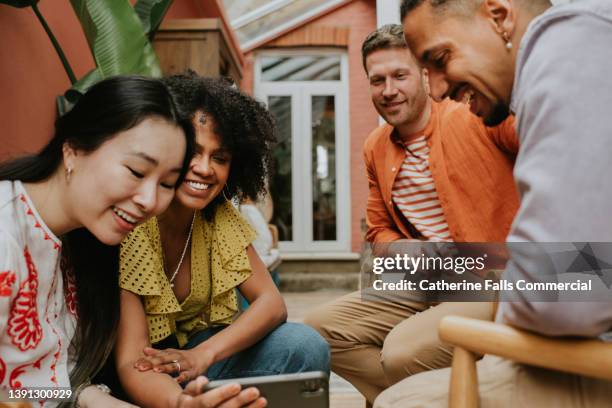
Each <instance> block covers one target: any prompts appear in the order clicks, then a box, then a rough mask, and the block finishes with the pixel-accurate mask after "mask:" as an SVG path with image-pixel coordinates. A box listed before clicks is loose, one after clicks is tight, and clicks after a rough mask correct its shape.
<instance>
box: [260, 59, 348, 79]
mask: <svg viewBox="0 0 612 408" xmlns="http://www.w3.org/2000/svg"><path fill="white" fill-rule="evenodd" d="M261 64H262V66H261V77H262V80H264V81H339V80H340V56H339V55H300V56H291V57H287V56H283V57H263V58H262V59H261Z"/></svg>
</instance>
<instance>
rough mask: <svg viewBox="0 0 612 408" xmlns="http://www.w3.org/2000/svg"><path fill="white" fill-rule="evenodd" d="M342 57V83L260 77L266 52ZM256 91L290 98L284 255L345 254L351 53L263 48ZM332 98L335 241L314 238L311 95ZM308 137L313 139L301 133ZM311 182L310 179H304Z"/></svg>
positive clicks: (348, 221) (264, 95)
mask: <svg viewBox="0 0 612 408" xmlns="http://www.w3.org/2000/svg"><path fill="white" fill-rule="evenodd" d="M300 55H338V56H339V57H340V81H278V82H273V81H269V82H266V81H262V79H261V58H262V57H268V56H276V57H278V56H300ZM254 93H255V96H256V98H258V99H259V100H261V101H263V102H265V103H267V101H268V97H269V96H291V127H292V129H291V138H292V139H291V160H292V163H291V171H292V173H291V174H292V189H291V191H292V197H291V199H292V200H291V201H292V206H293V208H292V216H293V220H292V222H293V234H292V235H293V240H292V241H281V242H280V243H279V247H280V249H281V251H282V252H284V253H312V252H320V253H325V252H328V253H332V252H334V253H339V252H340V253H346V252H350V245H351V205H350V160H349V159H350V139H349V135H350V130H349V73H348V55H347V53H346V51H344V50H338V49H321V48H319V49H310V48H309V49H291V50H262V51H259V52H257V53H256V54H255V63H254ZM318 95H325V96H328V95H329V96H334V98H335V100H334V105H335V114H336V117H335V130H336V146H335V148H336V240H335V241H313V232H312V229H313V227H312V222H313V218H312V215H313V214H312V213H313V211H312V162H311V160H312V158H311V154H312V134H311V131H312V129H311V126H312V124H311V116H312V111H311V108H312V106H311V103H310V102H311V97H312V96H318ZM300 136H309V137H300ZM306 180H309V182H306Z"/></svg>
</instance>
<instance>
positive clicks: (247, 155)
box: [162, 70, 276, 220]
mask: <svg viewBox="0 0 612 408" xmlns="http://www.w3.org/2000/svg"><path fill="white" fill-rule="evenodd" d="M162 81H163V82H164V83H165V84H166V85H167V86H168V88H169V89H170V92H171V93H172V95H173V96H174V99H175V100H176V103H177V106H178V108H179V110H180V111H181V112H182V115H183V116H188V117H190V118H192V119H193V117H194V116H195V114H196V112H198V111H202V112H204V113H205V114H208V115H210V116H212V118H213V120H214V123H215V129H214V131H215V133H217V134H218V135H219V137H220V138H221V144H222V146H223V147H224V148H226V149H227V150H228V151H229V152H230V153H231V155H232V165H231V166H230V173H229V177H228V179H227V184H226V185H225V187H224V188H223V194H219V195H218V196H217V197H215V198H214V199H213V201H212V202H211V203H210V204H208V205H207V206H206V208H205V209H204V210H203V211H202V213H203V214H204V216H205V218H206V219H208V220H210V219H212V216H213V215H214V212H215V209H216V207H217V206H218V205H219V204H221V203H222V202H224V201H225V197H226V196H227V198H229V199H232V198H234V197H237V198H238V200H239V201H240V202H242V200H243V199H244V198H246V197H248V198H250V199H252V200H254V201H255V200H257V198H258V196H259V195H260V194H262V193H264V192H265V188H266V177H267V175H268V174H269V163H270V156H271V151H272V147H273V146H274V143H275V142H276V127H275V125H274V120H273V118H272V115H271V114H270V112H269V111H268V110H267V109H266V107H265V105H264V104H263V103H261V102H258V101H256V100H255V99H253V98H252V97H251V96H249V95H247V94H245V93H244V92H241V91H240V90H238V89H236V88H235V87H234V86H233V84H232V83H231V82H230V81H229V80H227V79H225V78H208V77H201V76H198V75H197V74H196V73H195V72H193V71H191V70H189V71H187V72H185V73H183V74H177V75H172V76H169V77H166V78H163V79H162Z"/></svg>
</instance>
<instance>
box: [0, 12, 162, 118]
mask: <svg viewBox="0 0 612 408" xmlns="http://www.w3.org/2000/svg"><path fill="white" fill-rule="evenodd" d="M38 1H39V0H0V4H7V5H9V6H13V7H18V8H23V7H32V9H33V10H34V12H35V13H36V16H37V17H38V19H39V20H40V22H41V24H42V25H43V27H44V28H45V31H46V32H47V34H48V36H49V38H50V40H51V42H52V43H53V46H54V47H55V49H56V51H57V53H58V56H59V57H60V60H61V61H62V64H63V65H64V69H65V70H66V73H67V74H68V77H69V78H70V82H71V83H72V87H71V88H70V89H69V90H68V91H66V93H65V94H64V95H63V96H58V97H57V101H56V102H57V108H58V113H59V114H60V115H61V114H63V113H64V112H66V111H67V110H68V109H70V107H71V105H72V104H73V103H74V102H76V100H77V99H78V97H79V96H80V95H82V94H83V92H85V91H86V90H87V89H88V88H89V87H90V86H92V85H93V84H95V83H96V82H98V81H100V80H102V79H104V78H108V77H111V76H114V75H121V74H137V75H144V76H151V77H159V76H161V75H162V71H161V68H160V66H159V61H158V59H157V55H155V51H154V49H153V46H152V44H151V39H152V38H153V35H154V34H155V31H156V30H157V28H158V27H159V25H160V24H161V22H162V20H163V18H164V16H165V15H166V12H167V11H168V9H169V8H170V5H171V4H172V1H173V0H138V1H137V2H136V4H135V5H134V7H132V5H131V4H130V2H129V1H128V0H70V4H71V5H72V8H73V9H74V12H75V13H76V16H77V18H78V19H79V22H80V23H81V26H82V27H83V33H84V34H85V37H86V39H87V44H89V49H90V50H91V53H92V55H93V58H94V60H95V62H96V68H95V69H93V70H91V71H90V72H88V73H87V74H86V75H85V76H84V77H83V78H81V79H79V80H78V81H77V80H76V79H75V77H74V74H73V73H72V68H71V67H70V64H69V63H68V61H67V60H66V57H65V56H64V53H63V51H62V49H61V47H60V46H59V44H58V43H57V40H56V39H55V37H54V35H53V33H52V32H51V30H50V29H49V27H48V25H47V23H46V22H45V20H44V18H43V16H42V15H41V14H40V11H39V10H38V8H37V3H38Z"/></svg>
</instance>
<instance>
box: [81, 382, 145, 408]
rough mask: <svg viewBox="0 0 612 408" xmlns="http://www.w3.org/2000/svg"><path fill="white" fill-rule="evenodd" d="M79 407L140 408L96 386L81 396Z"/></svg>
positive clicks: (87, 388) (87, 389)
mask: <svg viewBox="0 0 612 408" xmlns="http://www.w3.org/2000/svg"><path fill="white" fill-rule="evenodd" d="M78 402H79V407H82V408H138V406H136V405H132V404H130V403H128V402H125V401H122V400H120V399H117V398H115V397H113V396H112V395H110V394H107V393H105V392H104V391H102V390H100V389H98V388H97V387H96V386H95V385H90V386H88V387H86V388H85V389H84V390H83V391H81V393H80V394H79V401H78Z"/></svg>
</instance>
